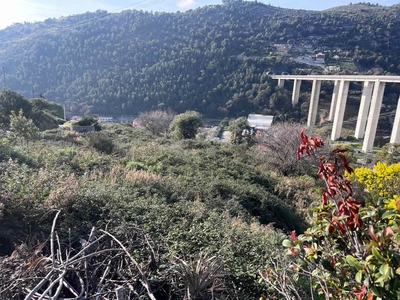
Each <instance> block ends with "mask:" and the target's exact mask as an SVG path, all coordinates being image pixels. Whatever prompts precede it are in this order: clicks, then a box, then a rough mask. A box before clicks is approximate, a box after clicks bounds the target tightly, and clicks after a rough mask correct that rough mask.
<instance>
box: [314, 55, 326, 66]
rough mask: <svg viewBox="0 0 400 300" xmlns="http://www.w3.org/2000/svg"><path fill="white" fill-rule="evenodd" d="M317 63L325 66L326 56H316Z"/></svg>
mask: <svg viewBox="0 0 400 300" xmlns="http://www.w3.org/2000/svg"><path fill="white" fill-rule="evenodd" d="M315 63H317V64H324V63H325V54H323V53H321V52H320V53H317V54H315Z"/></svg>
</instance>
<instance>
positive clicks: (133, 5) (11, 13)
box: [0, 0, 398, 29]
mask: <svg viewBox="0 0 400 300" xmlns="http://www.w3.org/2000/svg"><path fill="white" fill-rule="evenodd" d="M397 1H398V0H377V1H370V2H371V3H379V4H382V5H393V4H397V3H398V2H397ZM221 2H222V1H221V0H66V1H63V0H0V4H1V9H0V29H2V28H5V27H6V26H9V25H11V24H12V23H22V22H25V21H28V22H34V21H43V20H45V19H47V18H58V17H61V16H68V15H73V14H80V13H85V12H87V11H96V10H98V9H102V10H107V11H108V12H117V11H121V10H123V9H143V10H153V11H169V12H171V11H178V10H180V11H184V10H187V9H190V8H196V7H199V6H205V5H209V4H220V3H221ZM259 2H264V3H270V4H271V5H274V6H280V7H288V8H302V9H314V10H322V9H326V8H330V7H334V6H339V5H346V4H349V3H350V2H351V1H347V0H332V1H315V0H259ZM353 2H354V3H357V2H361V0H355V1H353Z"/></svg>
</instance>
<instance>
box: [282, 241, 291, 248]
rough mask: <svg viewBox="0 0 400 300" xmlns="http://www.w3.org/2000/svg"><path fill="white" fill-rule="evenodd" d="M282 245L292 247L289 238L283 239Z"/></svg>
mask: <svg viewBox="0 0 400 300" xmlns="http://www.w3.org/2000/svg"><path fill="white" fill-rule="evenodd" d="M282 246H283V247H288V248H289V247H293V242H292V241H291V240H287V239H286V240H283V242H282Z"/></svg>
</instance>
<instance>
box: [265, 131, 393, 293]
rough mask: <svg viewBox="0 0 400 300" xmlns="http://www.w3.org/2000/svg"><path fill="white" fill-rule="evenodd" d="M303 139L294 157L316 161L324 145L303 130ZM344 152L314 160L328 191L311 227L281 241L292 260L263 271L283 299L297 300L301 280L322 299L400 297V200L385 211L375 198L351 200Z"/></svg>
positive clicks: (348, 170)
mask: <svg viewBox="0 0 400 300" xmlns="http://www.w3.org/2000/svg"><path fill="white" fill-rule="evenodd" d="M301 140H302V141H301V144H300V147H299V148H298V157H300V156H302V155H304V154H308V155H311V156H313V157H314V158H317V157H316V150H318V149H319V148H321V147H322V146H323V141H322V140H321V139H319V138H318V137H313V138H309V137H307V136H306V135H305V134H304V133H303V132H301ZM345 151H346V150H341V149H335V150H333V151H332V152H331V154H330V155H329V156H321V157H320V159H319V160H317V161H318V164H319V171H318V176H319V177H320V178H321V179H322V180H323V181H324V183H325V185H326V188H324V189H323V190H322V203H321V205H320V206H319V207H317V208H315V209H314V214H313V220H312V223H311V227H310V228H308V229H307V231H306V232H305V233H304V234H301V235H299V236H296V234H295V232H292V233H291V235H290V238H289V239H286V240H284V241H283V243H282V244H283V245H284V246H285V247H287V248H288V254H289V255H290V256H292V257H293V258H294V259H293V260H291V262H290V263H289V265H288V268H286V269H285V270H284V269H282V268H275V269H273V268H272V269H271V268H270V269H267V270H266V271H265V272H264V273H263V276H264V278H265V280H266V281H267V282H269V283H271V282H274V283H277V285H278V286H279V289H278V290H277V292H278V293H279V294H281V295H283V296H284V297H285V298H286V299H292V297H297V298H300V299H301V297H299V295H298V294H296V293H297V290H296V288H295V286H296V282H298V281H299V280H300V278H301V276H305V277H306V278H307V280H308V281H309V282H310V284H311V286H312V291H311V293H313V291H314V290H315V291H317V293H318V294H321V295H323V296H324V297H325V298H326V299H328V298H329V299H354V298H357V299H366V298H367V297H368V299H373V298H374V297H378V299H398V296H399V294H398V291H399V290H398V287H399V286H400V257H399V252H398V244H399V241H400V214H399V211H400V199H398V200H397V201H396V205H395V207H384V206H383V205H382V201H380V200H379V199H374V200H372V201H370V202H364V201H358V200H356V199H354V198H353V192H352V184H351V182H350V181H349V180H348V179H347V178H345V177H344V175H343V173H344V170H346V171H347V172H348V173H350V174H351V173H352V172H353V170H352V168H351V167H350V166H349V165H348V162H347V159H346V157H345V156H344V155H343V153H344V152H345ZM283 272H284V273H283ZM282 274H285V275H284V276H285V277H284V278H286V276H289V275H288V274H291V278H290V284H287V285H285V284H284V282H282V281H281V280H280V278H282V277H281V276H282ZM288 281H289V280H288ZM293 282H294V283H293Z"/></svg>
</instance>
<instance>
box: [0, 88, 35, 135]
mask: <svg viewBox="0 0 400 300" xmlns="http://www.w3.org/2000/svg"><path fill="white" fill-rule="evenodd" d="M20 110H23V112H24V113H25V115H27V116H29V115H30V112H31V110H32V105H31V103H30V102H29V101H28V100H26V99H25V98H24V97H22V96H21V95H20V94H18V93H16V92H13V91H10V90H3V91H1V92H0V122H1V123H2V124H4V125H6V127H7V126H8V125H9V124H10V116H11V114H12V111H14V112H15V111H20Z"/></svg>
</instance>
